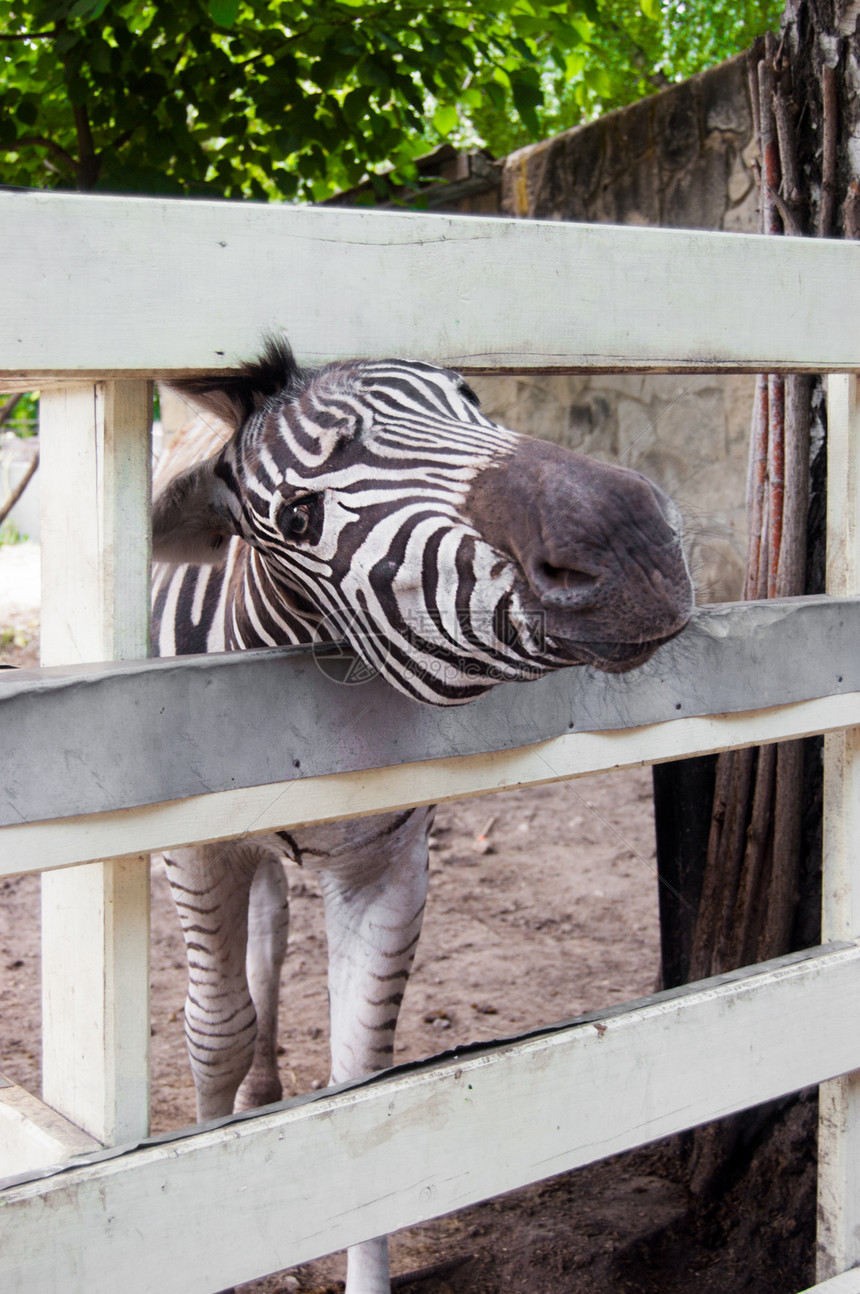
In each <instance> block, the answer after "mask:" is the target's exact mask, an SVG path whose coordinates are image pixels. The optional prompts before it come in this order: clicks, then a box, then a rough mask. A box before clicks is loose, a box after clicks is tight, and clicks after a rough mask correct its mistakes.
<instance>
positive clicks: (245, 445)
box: [153, 341, 692, 705]
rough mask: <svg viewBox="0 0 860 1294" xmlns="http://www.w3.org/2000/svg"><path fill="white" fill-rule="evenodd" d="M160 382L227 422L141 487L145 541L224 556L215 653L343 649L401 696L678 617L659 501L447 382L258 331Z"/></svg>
mask: <svg viewBox="0 0 860 1294" xmlns="http://www.w3.org/2000/svg"><path fill="white" fill-rule="evenodd" d="M176 386H177V387H178V389H179V390H180V391H181V392H183V393H184V394H186V395H187V396H189V397H190V398H191V399H192V400H194V401H195V403H197V404H198V405H199V406H201V407H202V408H203V410H204V411H206V412H208V413H209V414H214V415H216V416H217V417H218V418H219V419H220V420H221V422H223V423H226V425H227V428H228V430H229V432H230V433H231V435H230V438H229V439H228V440H227V441H226V443H225V444H224V446H223V448H221V449H220V450H219V452H217V453H216V454H214V455H213V456H212V457H210V458H209V459H207V460H206V461H204V462H200V463H197V464H195V465H194V466H192V467H191V468H189V469H188V470H186V471H185V472H183V473H181V474H180V475H179V476H177V477H175V478H174V480H173V481H171V482H170V483H169V485H168V486H167V487H166V488H165V489H164V490H163V491H162V493H161V494H160V495H159V496H158V497H157V498H156V500H155V504H154V526H153V538H154V553H155V556H156V557H157V558H158V559H160V560H162V561H166V562H171V563H177V562H180V563H190V564H192V565H200V564H206V563H208V564H211V563H220V562H222V561H224V560H225V555H226V554H227V553H228V550H230V551H232V552H233V558H232V563H233V564H232V566H231V564H230V562H229V561H228V562H227V564H226V566H225V570H229V576H227V577H225V578H227V581H228V583H229V584H230V586H231V589H232V590H233V595H232V596H233V603H232V612H231V617H230V624H229V625H228V626H227V633H226V636H225V640H224V645H225V646H227V647H231V648H232V647H258V646H266V645H272V644H283V643H296V642H307V643H314V642H334V641H341V640H346V641H347V642H348V643H349V644H350V646H351V647H352V649H353V650H354V651H355V652H356V653H357V654H358V655H359V656H360V657H361V658H362V659H363V660H364V661H365V662H366V663H367V664H368V665H370V666H372V667H373V668H374V669H376V670H378V671H379V672H380V673H381V674H383V675H384V676H385V677H386V678H387V679H388V680H389V681H390V682H391V683H392V684H393V685H394V686H395V687H397V688H399V689H400V690H401V691H403V692H405V693H407V694H408V695H410V696H413V697H416V698H418V699H420V700H422V701H427V702H431V703H434V704H438V705H452V704H459V703H462V702H465V701H469V700H471V699H472V698H473V697H476V696H479V695H481V694H482V693H483V692H485V691H487V690H488V689H489V688H490V687H491V686H492V685H493V684H494V683H497V682H504V681H510V680H516V679H528V678H536V677H539V676H540V675H542V674H544V673H546V672H547V671H548V670H553V669H558V668H560V667H562V666H566V665H578V664H591V665H594V666H596V667H597V668H599V669H603V670H608V671H613V672H620V671H623V670H628V669H632V668H633V667H634V666H636V665H639V664H641V663H642V662H644V661H645V660H647V659H648V658H649V657H650V656H651V655H652V653H653V652H654V651H655V650H656V648H657V647H658V646H659V645H660V644H661V643H664V642H666V641H667V640H668V639H670V638H672V637H674V636H675V635H676V634H677V633H679V632H680V631H681V630H682V629H683V627H684V625H685V624H686V623H687V620H688V619H689V615H690V612H691V608H692V589H691V585H690V579H689V575H688V572H687V567H686V564H685V560H684V556H683V553H682V550H681V543H680V524H679V517H678V511H677V509H676V507H675V505H674V504H673V503H672V502H671V500H669V499H668V498H667V497H666V496H665V495H664V494H663V493H662V492H661V491H660V490H659V489H658V488H657V487H656V486H655V485H653V484H651V483H650V482H649V481H648V480H646V478H645V477H643V476H640V475H639V474H638V473H636V472H633V471H630V470H627V469H625V468H620V467H615V466H610V465H607V464H604V463H598V462H595V461H592V460H589V459H586V458H583V457H581V456H579V455H576V454H574V453H572V452H571V451H569V450H566V449H562V448H561V447H559V446H557V445H552V444H548V443H546V442H543V441H539V440H535V439H532V438H530V437H526V436H521V435H519V434H517V433H515V432H513V431H509V430H507V429H505V428H503V427H499V426H497V425H496V424H495V423H493V422H491V421H490V420H489V419H488V418H486V417H485V416H484V415H483V414H482V413H481V410H480V408H479V407H478V399H477V397H476V396H475V394H474V392H473V391H472V390H471V389H470V388H469V386H468V385H467V384H466V382H465V381H464V380H463V378H462V377H460V376H459V375H458V374H457V373H454V372H451V371H450V370H448V369H444V368H438V367H435V366H434V365H431V364H426V363H419V362H406V361H400V360H388V361H373V360H356V361H351V362H348V363H334V364H329V365H326V366H325V367H322V368H317V369H301V368H299V367H298V366H297V364H296V363H295V361H294V359H293V356H292V353H291V351H290V350H289V348H288V347H287V346H286V344H285V343H284V342H282V341H270V342H269V344H268V346H267V349H266V352H265V354H264V355H263V357H262V359H261V360H260V361H259V362H257V363H253V364H246V365H244V366H243V367H242V369H241V370H239V371H238V372H237V373H235V374H232V375H229V376H227V377H223V378H191V379H187V380H185V381H182V382H178V383H176ZM239 541H244V545H243V544H241V543H239ZM231 544H232V549H230V546H231ZM237 546H238V550H239V552H240V557H241V560H239V562H238V567H237V565H236V563H237V558H236V550H237ZM237 571H238V573H237Z"/></svg>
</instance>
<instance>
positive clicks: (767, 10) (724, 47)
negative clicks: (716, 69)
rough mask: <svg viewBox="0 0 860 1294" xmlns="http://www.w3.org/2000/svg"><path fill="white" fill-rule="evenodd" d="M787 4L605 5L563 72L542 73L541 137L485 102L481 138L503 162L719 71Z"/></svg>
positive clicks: (476, 118) (611, 1) (646, 1)
mask: <svg viewBox="0 0 860 1294" xmlns="http://www.w3.org/2000/svg"><path fill="white" fill-rule="evenodd" d="M782 10H783V0H676V2H675V3H662V4H661V0H599V4H598V11H597V15H596V16H595V17H594V18H586V19H585V20H584V21H581V22H580V24H579V27H580V30H581V32H582V35H583V39H582V41H581V43H580V44H579V45H578V46H577V47H576V48H575V49H573V50H571V51H570V52H569V54H568V55H567V56H566V58H565V61H564V65H563V66H562V67H558V66H556V65H555V64H554V62H553V60H551V59H549V60H547V61H546V63H545V64H544V67H543V69H542V79H541V89H542V91H543V102H542V104H541V105H540V106H539V107H538V108H537V109H536V114H535V115H536V117H537V127H538V128H537V131H535V130H534V129H533V127H532V125H531V124H529V125H527V126H526V125H524V124H523V123H522V122H521V121H518V120H517V119H516V118H515V117H514V116H513V115H512V113H511V112H510V106H511V105H510V102H508V103H507V104H506V105H505V109H503V110H502V111H499V110H498V108H497V107H496V105H495V104H493V103H485V104H484V106H483V107H482V108H481V109H479V110H478V111H477V112H475V113H474V114H473V117H472V120H473V123H474V126H475V128H476V130H477V132H478V134H479V135H480V136H481V137H482V138H483V139H485V140H486V142H487V143H488V145H489V147H490V148H491V149H492V150H493V152H495V153H496V154H497V155H499V156H501V155H503V154H505V153H509V152H511V151H512V150H513V149H515V148H520V147H522V146H523V145H524V144H528V143H531V142H533V141H534V140H536V139H545V138H546V137H547V136H549V135H553V134H557V133H558V132H559V131H561V130H567V129H568V128H569V127H571V126H575V125H577V124H579V123H580V122H582V121H587V120H589V119H591V118H593V117H595V116H596V115H597V114H598V113H601V112H606V111H608V110H610V109H612V108H622V107H624V106H625V105H626V104H628V103H633V102H635V100H637V99H642V98H644V97H645V96H646V95H648V94H653V93H654V92H655V91H657V90H660V89H662V88H663V87H664V86H667V85H670V84H671V83H672V82H675V81H683V80H686V79H687V78H688V77H690V76H693V75H695V73H696V72H701V71H703V70H704V69H705V68H708V67H712V66H713V65H714V64H715V63H719V62H721V61H722V60H723V59H726V58H731V57H732V55H734V54H739V53H740V52H741V51H742V50H744V49H748V48H749V46H750V45H752V43H753V41H754V40H755V38H756V36H760V35H763V34H764V32H766V31H769V30H773V31H777V30H778V29H779V23H780V16H781V14H782Z"/></svg>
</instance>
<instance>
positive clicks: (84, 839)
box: [0, 692, 860, 875]
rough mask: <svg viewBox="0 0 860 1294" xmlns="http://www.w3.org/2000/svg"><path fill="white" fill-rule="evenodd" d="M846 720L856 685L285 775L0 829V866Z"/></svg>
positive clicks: (745, 742)
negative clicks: (472, 749) (521, 743)
mask: <svg viewBox="0 0 860 1294" xmlns="http://www.w3.org/2000/svg"><path fill="white" fill-rule="evenodd" d="M846 724H860V692H852V693H850V694H849V695H848V696H838V697H822V698H821V699H820V700H817V701H800V702H797V703H796V704H794V705H786V706H775V707H774V708H773V709H770V710H761V711H757V712H755V713H751V714H737V715H713V716H708V717H706V718H700V719H675V720H670V721H669V722H668V723H658V724H652V725H650V726H648V727H645V728H638V729H633V730H632V731H623V732H597V733H571V734H569V735H568V736H565V737H556V738H554V739H553V740H551V741H545V742H538V743H535V744H533V745H531V746H527V747H524V748H521V749H517V750H512V751H502V752H501V753H491V754H488V755H464V756H461V757H460V758H449V759H437V760H426V761H419V762H417V763H414V764H403V765H399V766H396V767H391V768H383V769H369V770H367V771H363V772H357V773H337V774H331V775H328V776H324V777H309V778H306V779H304V780H297V779H295V778H290V779H289V780H287V781H283V782H276V783H274V784H273V785H271V786H261V787H249V788H247V789H243V790H237V791H218V792H216V793H214V794H206V795H195V796H191V797H189V798H188V799H186V800H176V801H170V802H166V803H163V804H153V805H144V806H143V807H142V808H139V809H119V810H115V811H114V812H110V813H101V814H95V815H87V816H82V817H74V818H58V819H55V820H53V821H47V822H34V823H27V824H22V825H20V826H11V827H0V875H14V874H15V873H19V872H29V871H41V870H49V869H51V868H57V867H67V866H69V865H70V864H72V863H80V862H86V861H87V860H88V859H91V858H101V857H105V856H107V855H109V854H122V853H129V852H130V851H132V850H138V851H141V850H145V851H150V850H158V849H166V848H168V847H169V846H171V845H174V846H178V845H186V844H193V843H195V842H196V841H201V840H228V839H233V838H235V837H236V836H241V835H245V834H251V835H253V834H255V833H259V832H264V831H274V830H278V829H281V828H284V829H288V828H292V827H298V826H305V825H307V824H309V823H312V822H333V821H336V820H338V819H342V818H356V817H362V816H366V815H367V814H370V813H382V812H388V811H395V810H399V809H403V808H407V807H409V806H411V805H414V804H436V803H440V802H442V801H444V800H459V799H462V798H463V797H464V796H467V795H488V794H491V793H492V792H494V791H500V790H504V789H506V788H508V787H513V786H537V785H541V784H543V783H547V782H556V781H560V780H562V779H564V778H568V777H580V776H581V775H583V774H584V773H596V772H603V771H606V770H610V769H614V768H630V767H632V766H634V765H637V764H649V763H651V764H653V763H659V762H661V761H663V760H669V759H682V758H684V757H685V756H687V755H693V754H706V753H709V752H713V751H719V750H728V749H730V748H732V747H736V746H751V745H757V744H762V743H766V742H771V741H785V740H787V739H789V738H792V737H805V736H809V735H811V734H812V733H817V732H829V731H832V730H834V729H838V728H843V727H844V726H845V725H846Z"/></svg>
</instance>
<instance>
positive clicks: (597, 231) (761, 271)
mask: <svg viewBox="0 0 860 1294" xmlns="http://www.w3.org/2000/svg"><path fill="white" fill-rule="evenodd" d="M22 249H26V253H25V254H22ZM0 277H2V280H3V284H4V287H5V289H6V292H7V294H8V297H9V299H10V300H14V301H15V304H16V308H15V310H14V312H7V314H6V315H5V317H3V318H0V357H2V358H0V366H2V367H0V373H2V374H3V376H2V378H0V384H2V385H3V386H4V387H5V388H6V389H11V388H12V386H14V385H16V384H18V385H23V386H24V387H30V386H32V385H34V384H35V385H44V384H45V379H46V378H47V377H48V376H50V375H57V374H65V375H66V376H67V377H68V376H72V375H77V376H86V375H93V376H100V375H103V376H112V377H123V376H132V375H140V376H143V375H153V374H165V375H166V374H170V373H174V374H176V373H179V372H181V371H184V370H188V369H200V368H206V369H223V368H229V367H231V366H234V365H235V364H236V362H237V360H238V359H240V358H247V357H248V356H249V355H252V354H254V353H255V352H256V350H257V349H258V347H259V342H260V335H261V332H262V331H263V330H264V329H266V328H275V329H282V330H284V331H286V333H287V335H288V336H289V337H290V338H291V340H292V342H293V345H294V347H295V349H296V353H297V354H298V356H299V357H300V359H302V360H303V361H306V362H318V361H321V360H327V359H335V358H344V357H350V356H353V355H356V354H362V355H371V356H387V355H408V356H412V357H414V358H420V359H431V360H436V361H440V362H443V363H447V364H450V365H452V366H454V367H458V368H462V369H465V370H469V371H475V372H489V371H494V370H496V371H497V370H509V371H517V370H524V369H525V370H531V371H535V370H537V371H540V370H554V371H571V370H580V369H591V370H593V369H607V368H614V369H618V368H628V369H641V370H648V369H650V370H665V371H671V370H681V369H686V368H690V369H694V370H697V371H704V370H711V369H729V370H732V369H734V370H747V371H752V372H757V371H759V370H762V369H763V370H770V371H774V370H776V369H780V370H786V369H788V370H790V369H797V370H804V371H813V372H816V371H822V370H834V369H835V370H842V369H846V370H847V369H851V368H853V367H856V366H860V350H858V344H857V340H856V339H857V337H858V336H860V249H857V248H856V247H855V246H853V245H852V244H851V243H850V242H841V241H832V242H829V241H826V240H822V239H815V240H812V239H792V238H783V239H778V240H777V239H767V240H765V239H763V238H758V237H756V236H747V235H740V234H714V233H704V232H700V231H688V230H670V229H633V228H625V227H610V226H605V225H579V224H567V223H561V222H555V221H512V220H505V219H490V218H476V217H471V216H440V215H415V214H409V213H398V212H382V211H372V212H368V211H350V210H343V209H319V208H302V207H291V206H287V205H278V204H275V203H270V204H264V205H259V204H254V203H224V202H193V203H191V202H181V201H168V200H161V199H151V198H146V199H140V198H120V197H100V196H94V195H87V196H86V197H81V196H79V195H73V194H56V193H26V194H11V193H0ZM369 284H372V285H373V290H372V291H368V285H369ZM81 300H86V303H87V308H86V311H84V312H82V311H81V309H80V302H81ZM512 307H513V308H512Z"/></svg>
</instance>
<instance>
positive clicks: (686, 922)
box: [655, 0, 860, 1285]
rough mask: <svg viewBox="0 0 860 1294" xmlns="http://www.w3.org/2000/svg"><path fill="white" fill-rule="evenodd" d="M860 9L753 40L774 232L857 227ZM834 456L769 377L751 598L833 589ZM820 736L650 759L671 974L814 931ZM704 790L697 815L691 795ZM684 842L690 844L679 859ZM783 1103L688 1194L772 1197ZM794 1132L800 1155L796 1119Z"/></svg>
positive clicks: (713, 1156)
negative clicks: (828, 570) (761, 1160)
mask: <svg viewBox="0 0 860 1294" xmlns="http://www.w3.org/2000/svg"><path fill="white" fill-rule="evenodd" d="M858 16H860V0H854V2H853V3H847V2H846V0H829V2H828V0H817V2H816V0H789V3H788V4H787V6H786V10H785V13H784V15H783V20H782V32H781V37H780V38H779V39H777V38H775V37H774V36H772V35H768V36H767V37H766V38H764V39H763V40H761V41H760V42H757V43H756V45H755V46H754V48H753V49H752V50H751V51H750V64H749V70H750V91H751V94H750V97H751V101H752V106H753V111H754V116H755V119H756V129H757V132H758V135H759V141H760V176H761V203H760V208H761V218H762V233H763V234H767V235H771V236H777V235H780V234H791V235H800V236H805V237H847V238H855V237H857V236H858V235H860V175H858V163H857V161H856V159H857V158H858V156H860V147H858V146H860V39H858V34H857V27H858ZM852 145H853V147H852ZM852 159H855V160H852ZM810 446H812V447H813V449H812V453H810ZM810 458H811V462H810ZM825 469H826V428H825V425H824V400H823V391H822V385H821V382H820V380H818V379H813V380H810V379H808V378H804V377H798V376H789V377H786V378H785V380H784V381H783V379H781V378H779V377H775V376H773V375H771V376H770V377H766V376H762V377H761V378H759V381H758V386H757V392H756V401H755V408H754V412H753V420H752V433H751V448H750V465H749V478H748V499H747V521H748V531H749V545H748V557H747V575H746V587H745V597H747V598H765V597H785V596H792V595H796V594H800V593H804V592H805V593H820V592H823V589H824V584H823V580H824V479H825ZM775 666H776V667H777V668H778V662H775ZM820 748H821V743H820V739H815V738H813V739H810V741H808V742H789V743H784V744H782V745H780V746H771V747H763V748H759V749H752V750H743V751H734V752H728V753H727V754H725V755H721V756H719V758H718V759H717V761H716V768H715V771H714V791H713V797H712V800H705V798H704V796H703V795H702V792H701V783H702V770H701V767H698V766H697V765H698V763H699V762H698V761H681V762H680V763H679V764H676V765H672V766H664V767H663V768H661V769H659V770H657V769H655V812H656V818H657V845H658V861H659V869H660V874H661V878H663V879H665V881H666V882H667V884H666V885H664V886H663V887H662V889H663V890H664V891H665V892H664V893H663V894H662V896H661V920H664V921H665V925H664V932H663V975H664V982H665V983H666V985H667V986H669V985H671V984H672V983H679V982H683V981H684V980H696V979H700V978H702V977H704V976H708V975H716V974H719V973H721V972H723V971H728V970H732V969H735V968H737V967H739V966H743V965H748V964H750V963H753V962H757V961H764V960H767V959H768V958H771V957H777V956H779V955H781V954H783V953H787V952H790V951H793V950H794V949H796V948H802V947H807V946H809V945H810V944H813V943H816V942H817V941H818V938H819V930H820V919H819V911H820V858H821V844H820V832H821V813H820V804H821V758H820ZM696 795H699V797H700V798H699V801H698V803H699V805H700V812H699V814H698V817H697V816H696V814H695V812H694V811H693V810H692V809H691V807H690V805H689V803H688V802H689V801H690V800H691V799H694V798H695V796H696ZM667 805H673V806H674V810H675V811H676V812H677V809H678V806H682V808H684V809H685V811H686V817H685V825H684V832H685V833H686V834H685V835H682V836H679V833H678V829H677V824H676V823H674V822H673V819H672V816H671V815H670V814H669V813H668V812H667V809H666V806H667ZM706 806H709V807H706ZM705 838H706V839H707V843H706V844H705V843H703V842H704V841H705ZM679 850H680V851H681V852H682V853H683V852H684V851H685V850H689V851H690V852H688V853H687V854H686V855H685V856H684V857H682V858H681V859H680V860H679ZM673 891H678V892H679V893H678V896H677V897H676V896H675V895H674V893H673ZM683 904H686V905H687V908H683V907H682V905H683ZM691 907H692V908H695V916H693V915H692V913H691V912H690V911H689V908H691ZM664 914H665V915H664ZM806 1105H807V1107H808V1114H807V1116H806V1117H805V1126H806V1129H807V1131H806V1134H805V1141H804V1152H803V1153H805V1154H806V1156H808V1159H809V1162H810V1163H814V1157H815V1120H814V1108H813V1107H814V1102H809V1101H807V1102H806ZM785 1110H786V1103H785V1102H782V1103H778V1106H775V1107H771V1108H770V1109H768V1110H759V1111H751V1112H748V1113H746V1114H743V1115H739V1116H736V1117H734V1118H730V1119H726V1120H722V1121H721V1122H720V1123H716V1124H711V1125H709V1126H708V1127H705V1128H701V1129H698V1130H697V1131H696V1132H695V1133H694V1134H692V1136H691V1137H690V1138H689V1139H688V1144H689V1147H690V1152H691V1153H690V1159H689V1184H690V1187H691V1189H692V1191H693V1193H694V1194H696V1195H698V1196H699V1197H700V1198H701V1199H703V1200H705V1199H707V1200H710V1201H711V1202H713V1201H714V1200H715V1199H716V1198H717V1197H719V1196H720V1194H721V1193H722V1192H723V1191H725V1190H726V1189H727V1188H728V1185H729V1184H730V1183H731V1184H732V1192H733V1196H732V1198H733V1202H734V1206H735V1207H737V1199H738V1186H739V1184H740V1182H741V1181H742V1180H743V1178H744V1175H745V1174H746V1175H747V1179H748V1181H749V1182H750V1184H751V1186H750V1190H749V1196H748V1199H747V1201H746V1202H745V1203H744V1205H743V1207H744V1208H746V1209H749V1210H750V1211H752V1212H755V1211H756V1210H758V1211H761V1210H762V1209H763V1208H765V1209H766V1208H767V1204H766V1202H764V1201H763V1200H762V1197H761V1180H760V1174H759V1175H758V1177H756V1174H755V1173H752V1172H750V1166H751V1163H752V1161H753V1159H754V1157H755V1155H756V1154H757V1153H759V1150H760V1148H761V1146H762V1145H763V1143H765V1142H769V1143H771V1148H772V1150H773V1152H774V1153H775V1155H776V1158H777V1160H779V1158H780V1148H779V1146H778V1144H776V1145H775V1146H774V1142H776V1143H778V1141H779V1133H778V1131H775V1129H776V1125H777V1123H779V1125H780V1126H781V1127H783V1128H784V1127H785V1126H786V1120H785ZM792 1135H793V1137H794V1144H793V1146H792V1150H791V1156H792V1158H793V1159H794V1161H795V1163H796V1156H797V1154H798V1147H797V1140H796V1135H797V1133H796V1120H795V1121H794V1133H793V1134H792ZM753 1182H755V1183H756V1185H755V1186H753V1185H752V1183H753ZM810 1225H811V1223H810ZM805 1278H806V1273H804V1274H803V1275H802V1276H800V1277H799V1279H798V1285H799V1284H800V1283H801V1282H802V1280H805Z"/></svg>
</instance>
